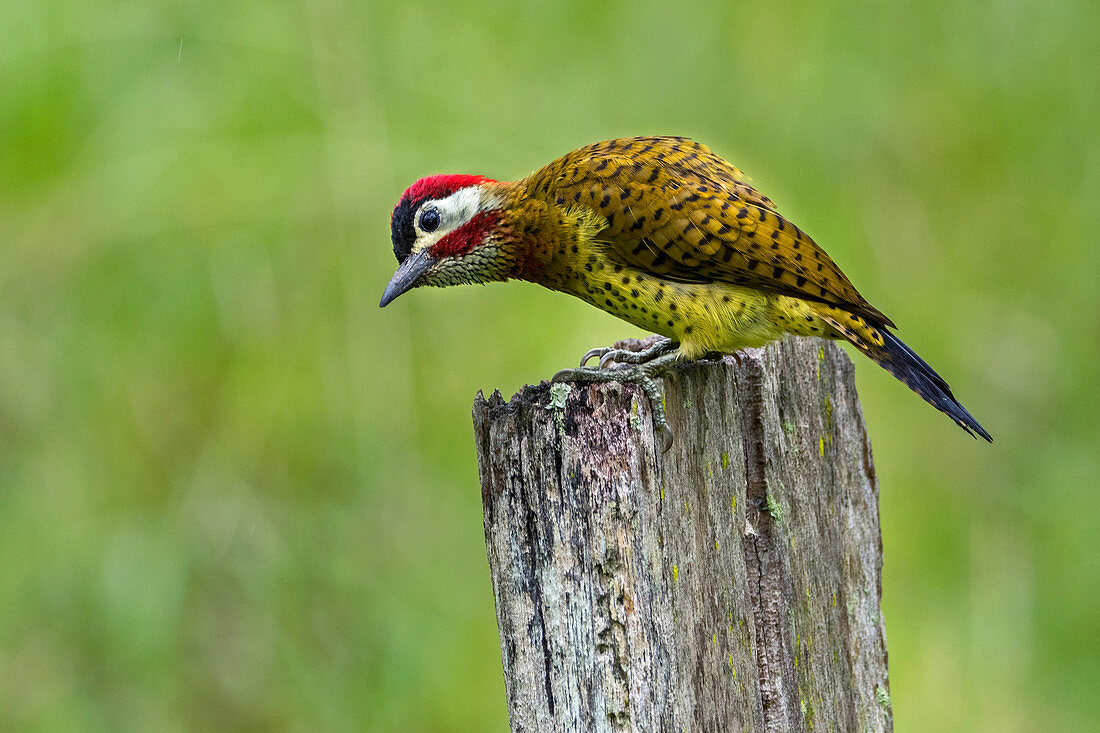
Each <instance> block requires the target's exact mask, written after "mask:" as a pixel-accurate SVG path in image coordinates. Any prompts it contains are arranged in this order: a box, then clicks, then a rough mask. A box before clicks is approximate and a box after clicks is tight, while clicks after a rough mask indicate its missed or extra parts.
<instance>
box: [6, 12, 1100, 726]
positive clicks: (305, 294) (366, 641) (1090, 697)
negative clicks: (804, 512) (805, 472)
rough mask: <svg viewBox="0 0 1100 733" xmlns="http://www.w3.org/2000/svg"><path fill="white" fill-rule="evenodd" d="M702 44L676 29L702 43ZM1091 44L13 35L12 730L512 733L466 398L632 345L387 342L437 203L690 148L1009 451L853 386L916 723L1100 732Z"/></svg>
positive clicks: (420, 312)
mask: <svg viewBox="0 0 1100 733" xmlns="http://www.w3.org/2000/svg"><path fill="white" fill-rule="evenodd" d="M674 5H676V7H673V6H674ZM1098 68H1100V5H1098V4H1097V3H1096V2H1093V1H1092V0H1067V1H1066V2H1036V3H1025V2H1021V1H1017V2H1013V1H1012V0H998V1H990V0H985V1H981V2H963V1H962V0H959V1H957V2H933V3H929V2H893V3H872V2H843V3H828V4H823V3H817V2H777V3H763V4H751V5H750V4H747V3H733V4H730V3H725V2H720V1H717V0H715V1H714V2H683V3H678V4H671V3H670V4H667V5H665V4H661V5H649V4H639V3H626V2H616V3H604V4H598V3H589V2H574V1H570V2H560V3H540V4H535V3H529V4H527V3H525V4H513V3H505V2H487V3H469V2H468V3H461V4H454V5H439V6H436V7H434V8H433V7H426V6H417V5H414V4H410V3H406V2H392V3H377V2H367V3H353V2H338V1H335V0H333V1H324V2H275V3H254V4H247V5H246V4H240V5H239V6H237V5H236V4H232V3H218V2H209V1H207V2H187V3H184V2H178V3H158V2H153V3H149V2H118V3H112V4H111V5H110V6H106V7H95V6H94V5H92V4H87V5H79V4H76V3H65V2H56V1H54V0H5V2H4V3H3V4H2V5H0V255H2V259H0V727H3V728H5V729H22V728H31V729H38V730H97V729H98V730H119V729H140V730H172V729H177V730H183V729H192V730H202V729H208V730H215V729H216V730H236V729H299V730H326V729H327V730H340V729H344V730H348V729H361V730H395V731H397V730H405V731H410V730H425V731H429V730H438V731H450V730H468V731H479V730H489V729H495V730H500V729H503V728H504V727H505V726H506V711H505V702H504V690H503V683H502V679H501V671H500V655H499V649H498V647H497V643H496V627H495V619H494V612H493V603H492V596H491V589H490V585H489V577H488V572H487V568H486V564H485V552H484V544H483V537H482V524H481V509H480V496H479V489H478V484H477V468H476V463H475V459H474V447H473V441H472V434H471V427H470V405H471V401H472V399H473V396H474V394H475V392H476V391H477V390H478V389H486V390H491V389H493V388H496V387H499V388H500V389H501V390H502V391H503V392H504V393H505V394H506V395H507V394H511V393H512V392H514V391H515V390H517V389H518V388H519V387H520V386H521V385H522V384H523V383H524V382H527V381H532V380H538V379H541V378H544V377H547V376H548V375H550V374H552V373H553V372H554V371H555V370H557V369H558V368H560V367H562V366H566V365H568V364H570V363H572V362H573V361H574V360H575V359H576V357H577V355H578V354H580V353H582V352H583V351H584V350H586V349H587V348H589V347H591V346H593V345H598V344H606V343H608V342H609V341H612V340H614V339H618V338H621V337H625V336H628V335H634V334H635V333H636V332H635V331H634V330H633V329H632V328H630V327H628V326H626V325H625V324H623V323H622V322H619V321H617V320H615V319H613V318H611V317H609V316H606V315H604V314H602V313H600V312H599V311H596V310H594V309H592V308H589V307H587V306H585V305H584V304H582V303H581V302H580V301H577V300H572V299H569V298H566V297H564V296H560V295H555V294H552V293H549V292H546V291H542V290H540V289H538V288H535V287H533V286H530V285H525V284H509V285H506V286H500V285H497V286H492V287H487V288H484V289H482V288H465V289H450V290H445V291H439V290H424V291H417V292H416V293H413V294H411V295H409V296H406V297H405V298H402V299H400V300H399V301H398V302H397V303H396V304H394V305H393V306H391V307H389V308H387V309H386V310H385V311H380V310H379V309H378V307H377V303H378V298H379V296H380V294H381V291H382V288H383V286H384V285H385V283H386V281H387V279H388V277H389V275H390V273H391V272H392V270H393V268H394V266H395V263H394V260H393V255H392V252H391V250H390V243H389V213H390V210H391V208H392V207H393V204H394V203H395V201H396V199H397V197H398V196H399V195H400V193H401V191H402V190H403V189H404V188H405V186H407V185H408V184H409V183H411V182H412V181H413V180H414V179H416V178H417V177H419V176H422V175H426V174H429V173H437V172H471V173H483V174H486V175H489V176H493V177H498V178H512V177H517V176H521V175H523V174H525V173H526V172H528V171H530V170H532V169H534V168H536V167H538V166H540V165H542V164H543V163H546V162H548V161H549V160H551V159H552V158H554V157H557V156H558V155H560V154H562V153H564V152H566V151H568V150H571V149H573V148H576V147H578V146H580V145H582V144H585V143H588V142H592V141H595V140H598V139H603V138H608V137H613V136H619V135H630V134H654V133H662V134H682V135H690V136H694V137H697V138H698V139H700V140H702V141H704V142H706V143H708V144H709V145H710V146H711V147H712V148H713V149H714V150H715V151H716V152H718V153H720V154H722V155H725V156H726V157H728V158H730V159H731V160H733V161H734V162H735V163H736V164H737V165H738V166H740V167H741V168H742V169H744V170H746V171H747V172H748V173H749V174H750V175H752V176H753V177H754V178H755V180H756V183H757V184H758V185H759V187H760V188H761V189H762V190H763V191H764V192H766V193H768V194H769V195H770V196H772V197H773V198H774V199H775V200H776V201H778V202H779V204H780V206H781V209H782V210H783V211H784V212H785V213H786V214H787V215H788V216H789V217H791V218H793V219H794V220H795V221H797V222H798V223H799V224H800V226H802V227H803V228H805V229H806V230H807V231H809V232H810V233H811V234H812V235H813V236H814V237H815V239H816V240H817V241H818V242H820V243H821V244H822V245H823V246H824V247H825V248H826V249H827V250H828V251H829V252H830V254H832V256H833V257H834V258H835V259H836V260H837V261H838V262H839V263H840V265H841V266H842V267H843V268H844V269H845V271H846V272H847V273H848V274H849V276H850V277H851V278H852V280H853V281H854V282H855V283H856V284H857V285H858V286H859V288H860V290H861V291H862V292H863V293H864V295H866V296H867V297H868V298H869V299H870V300H871V301H872V302H873V303H875V304H876V305H877V306H878V307H879V308H881V309H883V310H884V311H885V312H886V313H888V314H889V315H890V316H891V317H892V318H893V319H894V320H895V321H897V322H898V323H899V324H900V325H901V327H902V331H901V333H902V336H903V337H904V338H905V340H906V341H908V342H909V343H910V344H911V345H913V346H914V347H915V348H916V349H917V350H918V351H919V352H920V353H921V354H922V355H924V356H925V357H926V358H927V359H928V360H929V361H931V362H932V364H933V365H935V366H936V367H937V368H938V369H939V370H940V371H941V372H942V373H943V374H944V375H945V376H946V377H947V378H948V380H949V381H950V382H951V383H952V385H953V386H954V387H955V391H956V392H957V393H958V394H959V395H960V397H961V398H962V400H963V402H964V403H965V404H966V405H967V407H969V408H970V410H971V411H972V412H973V413H974V414H975V415H976V416H977V417H978V418H979V419H980V420H981V421H982V423H983V424H984V425H985V426H986V427H987V428H988V429H989V430H990V431H991V432H992V433H993V434H994V435H995V436H996V438H997V443H996V444H995V445H993V446H988V445H985V444H983V443H978V442H975V441H973V440H971V439H969V438H968V437H967V436H966V435H965V434H963V433H962V432H961V431H960V430H959V429H957V428H955V427H954V426H953V425H952V424H951V423H950V422H949V421H948V420H947V419H946V418H944V417H943V416H942V415H940V414H938V413H936V412H935V411H934V410H932V409H930V408H929V407H928V406H927V405H925V404H924V403H923V402H921V401H920V400H919V399H917V398H916V397H915V396H914V395H912V394H911V393H910V392H909V391H908V390H907V389H905V388H904V387H903V386H902V385H900V384H899V383H897V382H895V381H894V380H893V379H892V378H891V377H889V375H887V374H886V373H885V372H883V371H881V370H879V369H877V368H875V367H874V366H872V365H871V364H870V363H869V362H866V361H865V360H862V359H860V360H859V361H858V366H857V370H858V380H859V386H860V391H861V394H862V398H863V404H864V410H865V413H866V417H867V421H868V423H869V426H870V429H871V433H872V436H873V440H874V448H875V460H876V466H877V469H878V475H879V478H880V481H881V489H882V504H881V511H882V522H883V536H884V542H885V550H886V566H885V571H884V582H883V592H884V606H885V612H886V622H887V635H888V639H889V649H890V675H891V683H892V693H893V703H894V710H895V715H896V722H897V726H898V729H899V730H944V731H1027V730H1038V729H1042V730H1083V729H1086V728H1088V727H1089V726H1090V725H1091V724H1093V723H1094V722H1095V721H1096V719H1097V718H1098V717H1100V695H1098V694H1097V692H1096V690H1097V685H1098V683H1100V652H1098V649H1100V552H1098V550H1097V547H1096V536H1097V527H1098V526H1100V503H1098V500H1097V484H1098V483H1100V480H1098V476H1100V459H1098V454H1100V435H1098V431H1097V414H1098V412H1100V389H1098V388H1097V377H1098V376H1100V375H1098V374H1097V357H1098V352H1100V318H1098V313H1100V280H1098V277H1097V274H1098V266H1100V257H1098V255H1097V242H1096V233H1097V231H1098V230H1100V226H1098V225H1100V205H1098V201H1100V101H1098V100H1100V92H1098V89H1100V88H1098V86H1097V69H1098Z"/></svg>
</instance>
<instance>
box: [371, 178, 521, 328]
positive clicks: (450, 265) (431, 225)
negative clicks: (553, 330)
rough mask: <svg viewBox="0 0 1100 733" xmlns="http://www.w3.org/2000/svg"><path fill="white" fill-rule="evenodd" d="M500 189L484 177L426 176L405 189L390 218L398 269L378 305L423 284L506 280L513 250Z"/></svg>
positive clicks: (499, 186)
mask: <svg viewBox="0 0 1100 733" xmlns="http://www.w3.org/2000/svg"><path fill="white" fill-rule="evenodd" d="M501 191H502V186H501V184H499V183H497V182H496V181H493V180H490V179H488V178H483V177H482V176H466V175H445V176H429V177H428V178H421V179H420V180H419V181H417V182H416V183H414V184H413V185H411V186H409V188H408V190H407V191H405V193H404V194H403V195H402V196H401V200H400V201H398V202H397V206H396V207H394V210H393V216H392V218H391V220H390V229H391V234H392V237H393V253H394V255H395V256H396V257H397V263H398V268H397V272H395V273H394V275H393V277H392V278H391V279H390V282H389V284H388V285H387V286H386V291H385V292H384V293H383V294H382V301H381V303H379V305H380V306H382V307H384V306H386V305H387V304H388V303H390V302H391V301H392V300H393V299H394V298H396V297H397V296H399V295H401V294H402V293H404V292H406V291H408V290H411V289H412V288H415V287H419V286H421V285H434V286H437V287H443V286H447V285H458V284H460V283H483V282H491V281H494V280H506V279H507V278H508V276H509V272H510V271H511V267H512V264H513V262H512V252H511V248H510V247H509V246H508V238H507V236H505V231H504V230H503V228H502V226H501V223H502V220H503V215H502V207H503V206H504V200H503V197H502V195H501Z"/></svg>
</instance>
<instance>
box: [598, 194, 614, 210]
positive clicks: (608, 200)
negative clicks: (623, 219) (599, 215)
mask: <svg viewBox="0 0 1100 733" xmlns="http://www.w3.org/2000/svg"><path fill="white" fill-rule="evenodd" d="M610 203H611V194H609V193H605V194H604V195H603V198H602V199H600V208H601V209H606V208H607V206H608V204H610Z"/></svg>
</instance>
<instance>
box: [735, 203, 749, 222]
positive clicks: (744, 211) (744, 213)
mask: <svg viewBox="0 0 1100 733" xmlns="http://www.w3.org/2000/svg"><path fill="white" fill-rule="evenodd" d="M748 215H749V210H748V208H747V207H744V206H742V207H741V208H740V209H739V210H738V212H737V218H738V219H744V218H745V217H747V216H748Z"/></svg>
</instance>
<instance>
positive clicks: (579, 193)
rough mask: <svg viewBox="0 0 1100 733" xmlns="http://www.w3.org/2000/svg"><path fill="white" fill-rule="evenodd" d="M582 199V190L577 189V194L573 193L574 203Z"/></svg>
mask: <svg viewBox="0 0 1100 733" xmlns="http://www.w3.org/2000/svg"><path fill="white" fill-rule="evenodd" d="M580 200H581V192H580V191H577V192H576V193H575V194H573V203H577V202H578V201H580Z"/></svg>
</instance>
